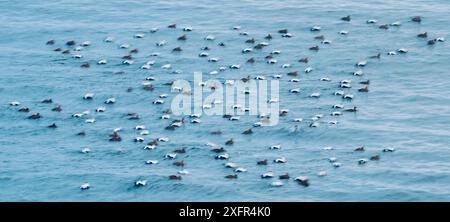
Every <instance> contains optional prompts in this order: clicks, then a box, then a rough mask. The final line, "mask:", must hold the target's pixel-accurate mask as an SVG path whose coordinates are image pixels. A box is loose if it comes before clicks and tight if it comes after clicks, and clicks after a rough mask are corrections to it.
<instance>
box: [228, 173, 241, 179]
mask: <svg viewBox="0 0 450 222" xmlns="http://www.w3.org/2000/svg"><path fill="white" fill-rule="evenodd" d="M225 178H227V179H237V178H238V175H237V174H230V175H226V176H225Z"/></svg>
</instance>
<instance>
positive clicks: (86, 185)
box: [80, 183, 91, 190]
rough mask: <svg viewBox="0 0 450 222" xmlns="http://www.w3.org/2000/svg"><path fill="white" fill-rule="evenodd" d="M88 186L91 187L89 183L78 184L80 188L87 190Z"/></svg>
mask: <svg viewBox="0 0 450 222" xmlns="http://www.w3.org/2000/svg"><path fill="white" fill-rule="evenodd" d="M89 188H91V185H90V184H89V183H83V184H81V186H80V189H81V190H88V189H89Z"/></svg>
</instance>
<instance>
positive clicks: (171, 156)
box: [164, 153, 177, 159]
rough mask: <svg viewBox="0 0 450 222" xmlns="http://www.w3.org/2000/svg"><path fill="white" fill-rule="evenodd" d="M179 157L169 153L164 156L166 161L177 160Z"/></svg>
mask: <svg viewBox="0 0 450 222" xmlns="http://www.w3.org/2000/svg"><path fill="white" fill-rule="evenodd" d="M176 157H177V154H176V153H167V154H166V155H164V158H166V159H175V158H176Z"/></svg>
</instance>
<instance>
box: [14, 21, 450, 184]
mask: <svg viewBox="0 0 450 222" xmlns="http://www.w3.org/2000/svg"><path fill="white" fill-rule="evenodd" d="M340 20H341V21H342V22H351V21H352V18H351V16H350V15H349V16H345V17H342V18H340ZM421 21H422V17H420V16H415V17H412V18H410V22H414V23H417V24H419V23H420V22H421ZM366 23H367V24H371V25H376V24H378V21H377V20H374V19H370V20H367V21H366ZM401 25H402V23H401V22H400V21H396V22H393V23H391V24H381V25H379V26H378V28H379V29H389V28H391V27H399V26H401ZM166 28H167V29H178V26H177V25H176V24H170V25H168V26H167V27H166ZM232 29H233V30H236V32H237V33H238V34H239V35H240V36H244V37H243V38H246V39H245V40H244V41H243V43H244V44H245V47H244V48H243V49H242V51H241V53H243V54H245V55H249V56H248V58H247V59H246V61H243V62H242V64H229V65H226V66H219V67H218V68H217V70H214V71H211V72H210V74H212V75H217V74H221V73H224V71H226V70H229V69H240V68H241V66H244V65H253V64H256V63H258V62H264V63H267V64H272V65H276V64H278V61H277V55H279V54H281V53H282V52H281V51H280V50H274V51H271V52H269V53H267V54H266V55H264V57H263V58H264V59H260V60H259V59H258V58H256V57H253V56H251V55H253V54H258V53H259V54H262V53H263V49H264V48H265V47H266V46H268V45H270V44H271V40H272V39H273V38H284V39H286V41H289V38H291V37H293V35H294V33H291V32H289V30H288V29H285V28H281V29H279V30H275V31H274V33H268V34H267V35H266V36H265V37H264V38H263V39H261V40H258V39H255V38H252V37H250V36H251V34H250V33H248V32H245V31H242V28H241V27H240V26H234V27H232ZM321 30H322V28H321V27H320V26H313V27H311V28H310V31H311V32H313V33H320V32H321ZM158 31H159V29H157V28H154V29H151V30H150V31H149V32H142V33H137V34H135V35H134V36H133V37H134V38H135V39H142V38H146V37H147V35H151V34H152V33H155V32H158ZM182 31H183V32H184V33H185V34H183V35H181V36H178V37H176V41H180V42H183V41H189V36H188V35H189V32H193V31H194V29H193V28H192V27H183V28H182ZM337 34H338V35H348V34H349V31H347V30H342V31H340V32H338V33H337ZM245 36H248V37H245ZM416 37H417V38H423V39H426V44H428V45H434V44H437V43H438V42H444V41H445V39H444V38H443V37H435V38H429V34H428V33H427V32H423V33H418V34H417V36H416ZM136 41H138V40H136ZM202 41H212V42H215V43H217V47H218V48H219V49H220V48H221V47H226V46H227V43H226V42H220V41H218V40H216V37H215V36H213V35H207V36H205V37H204V39H203V40H202ZM314 41H320V43H321V44H327V45H329V44H332V41H330V40H328V39H327V38H326V37H325V36H324V35H322V34H317V35H316V36H315V37H314ZM114 42H115V38H114V37H111V36H110V37H106V38H105V39H104V44H114ZM46 44H47V45H48V46H49V47H52V46H53V45H56V44H58V42H57V41H56V40H49V41H47V43H46ZM166 44H167V41H166V40H163V41H159V42H156V46H157V47H161V48H163V47H164V46H165V45H166ZM87 47H94V46H93V45H92V44H91V42H90V41H84V42H81V43H79V42H77V41H75V40H69V41H67V42H65V44H64V46H63V45H61V46H60V47H58V48H53V49H52V50H53V51H54V52H55V53H62V54H64V55H67V56H71V57H72V58H73V59H76V60H83V58H84V56H83V49H85V48H87ZM118 48H120V49H122V51H123V50H127V51H128V53H127V54H125V55H123V56H122V57H121V58H122V64H123V65H126V66H133V65H134V63H135V60H134V57H135V55H136V54H138V53H141V49H138V48H134V49H132V48H131V45H130V44H127V43H124V44H120V45H118ZM210 49H211V47H208V46H203V47H202V46H201V45H199V50H200V53H199V54H198V56H199V57H200V58H204V57H206V58H207V61H208V62H210V63H217V62H219V61H220V60H221V59H220V58H219V57H212V56H210V55H209V51H210ZM183 50H184V49H183V48H182V47H175V48H173V49H171V50H170V52H171V53H179V52H181V51H183ZM308 50H311V51H319V50H321V47H320V45H318V44H313V45H311V47H309V48H308ZM405 53H408V49H406V48H399V49H397V50H395V51H386V52H380V53H377V54H375V55H368V56H367V60H362V61H357V62H356V63H355V67H356V71H354V72H353V73H352V75H353V76H354V78H359V80H358V82H357V84H359V87H357V89H356V90H353V85H352V83H353V82H352V80H350V79H342V80H340V81H339V83H338V85H337V86H336V88H335V89H336V91H335V92H334V93H333V94H334V95H335V96H336V98H339V101H340V102H339V103H336V104H334V105H330V107H331V108H332V112H331V113H330V114H329V115H330V116H333V117H337V116H340V115H343V113H345V112H351V113H356V112H358V108H357V107H356V106H353V105H350V106H348V105H345V106H344V105H343V104H342V103H341V102H342V101H346V103H347V104H351V103H352V100H353V99H354V98H355V96H357V95H358V94H360V93H361V94H362V93H369V86H370V80H369V79H362V78H363V77H364V71H363V70H364V67H365V66H366V65H368V61H370V60H379V59H382V57H383V56H393V55H396V54H405ZM151 56H152V57H154V58H155V59H154V60H150V61H148V62H146V63H144V64H139V66H140V68H141V69H144V70H147V69H158V68H160V69H166V70H171V72H173V73H179V72H181V71H180V70H175V69H173V67H172V64H170V63H165V64H158V62H157V61H156V60H157V58H158V56H159V53H152V54H151ZM109 62H110V61H109V60H108V58H99V59H98V61H97V62H96V64H95V63H94V64H92V63H89V62H84V63H83V64H81V68H85V69H88V68H90V67H91V66H93V65H96V66H102V65H105V64H108V63H109ZM296 62H298V63H301V64H304V65H305V66H306V68H305V69H304V70H303V72H304V73H305V74H306V73H311V72H314V68H313V67H311V66H308V63H309V62H310V58H308V57H303V58H301V59H299V60H298V61H296ZM280 68H281V69H282V70H290V68H291V64H287V63H286V64H282V65H281V66H280ZM172 70H173V71H172ZM283 72H284V73H285V75H286V76H288V78H290V79H289V82H290V83H289V84H293V85H294V84H295V83H297V82H301V81H302V80H301V79H300V78H299V76H301V75H302V72H301V71H298V70H290V71H283ZM223 75H225V74H223ZM271 78H274V79H283V75H282V74H275V75H273V76H271ZM263 79H266V76H263V75H258V76H256V77H253V78H251V77H250V75H248V76H245V77H243V78H242V79H241V81H244V82H245V81H258V80H263ZM145 80H146V82H145V83H144V84H143V85H141V86H140V87H142V89H143V90H146V91H153V90H154V89H155V85H154V83H153V81H154V80H155V77H152V76H150V77H147V78H146V79H145ZM174 80H175V79H174ZM319 80H320V81H324V82H330V81H332V80H331V79H330V78H327V77H323V78H320V79H319ZM224 84H232V82H230V81H227V82H225V83H224ZM162 86H163V87H166V88H167V94H160V95H158V96H155V97H157V98H155V100H154V101H153V104H154V105H159V104H164V102H165V100H164V99H165V98H168V94H169V93H170V92H171V90H173V89H177V86H174V85H172V82H170V83H164V84H162ZM211 88H212V89H213V90H214V88H213V87H211ZM124 90H126V92H131V91H133V88H126V89H124ZM177 90H178V91H180V92H183V89H182V88H179V89H177ZM352 91H353V92H352ZM289 92H290V93H293V94H297V93H302V89H301V88H292V89H290V90H289ZM183 93H186V94H190V92H186V91H185V92H183ZM244 93H249V92H244ZM321 96H322V95H321V93H320V92H313V93H311V94H310V95H309V97H311V98H319V97H321ZM80 99H82V100H95V99H96V98H95V94H94V93H91V92H88V93H86V94H85V95H84V96H82V95H80ZM116 100H117V98H115V97H111V98H107V99H106V100H104V105H100V106H98V107H97V108H95V112H107V106H111V105H113V104H115V103H116ZM54 102H55V101H53V99H51V98H46V99H44V100H42V103H45V104H52V103H54ZM269 102H271V103H276V102H278V101H277V100H276V99H274V100H271V101H269ZM58 104H60V103H59V102H58ZM10 106H12V107H17V108H18V111H19V112H23V113H32V114H31V115H29V116H28V119H30V120H37V119H45V116H43V115H41V114H40V113H39V112H32V110H31V109H30V108H28V107H26V106H24V105H22V104H21V103H20V102H19V101H13V102H11V103H10ZM203 108H204V109H206V108H208V107H205V106H204V107H203ZM235 108H242V107H240V106H237V105H236V107H235ZM242 109H245V108H242ZM62 110H63V106H62V105H56V106H54V107H52V108H51V111H53V112H61V111H62ZM288 114H289V110H287V109H282V110H281V111H280V114H279V115H280V116H281V117H285V116H288ZM89 116H90V111H84V112H79V113H74V114H72V117H73V118H81V119H83V120H84V121H85V122H86V123H90V124H94V123H95V122H96V119H95V118H90V117H89ZM126 118H127V119H129V120H139V119H140V115H139V113H128V114H127V115H126ZM160 118H161V119H162V121H163V120H169V119H171V118H172V116H171V110H170V109H165V110H162V115H161V117H160ZM223 118H226V119H229V120H230V121H238V120H239V118H240V117H239V116H235V115H232V114H225V115H223ZM258 118H259V119H258V121H257V122H255V123H254V124H253V125H252V126H249V128H248V129H246V130H244V131H242V134H243V135H247V136H251V134H253V133H254V130H256V128H258V127H261V126H262V122H261V121H264V120H267V118H266V117H265V116H263V115H260V116H258ZM324 118H325V115H324V114H317V115H315V116H313V117H312V119H311V120H309V121H304V120H303V118H293V120H292V121H293V122H294V124H300V123H302V122H307V126H309V127H311V128H317V127H320V124H321V122H322V121H323V119H324ZM188 120H189V121H188ZM169 121H170V120H169ZM201 122H202V121H201V114H192V115H190V116H186V117H180V118H179V119H174V120H172V121H171V122H170V123H169V124H168V125H167V126H166V127H165V130H167V131H172V130H177V129H179V128H182V127H183V125H185V124H187V123H190V124H200V123H201ZM327 123H328V124H332V125H334V124H338V121H336V120H331V121H328V122H327ZM48 127H49V128H57V127H58V125H57V124H56V123H51V124H50V125H48ZM297 127H298V126H297V125H295V128H296V129H297ZM121 130H122V129H121V128H116V129H114V130H113V131H112V132H111V133H110V135H109V138H108V140H109V141H110V142H112V143H120V142H124V139H123V138H122V136H121V135H120V134H121ZM134 130H135V131H136V132H137V137H135V138H133V141H134V142H135V143H139V144H141V143H146V144H145V145H142V147H143V149H146V150H154V149H157V147H158V144H161V143H165V142H168V141H169V138H168V137H160V138H156V139H151V140H150V141H148V139H147V138H146V136H147V135H149V134H150V132H149V130H148V129H147V128H146V126H145V125H136V126H135V128H134ZM219 134H222V132H221V131H220V130H213V131H211V135H212V137H214V136H213V135H219ZM85 135H86V132H85V131H81V132H77V133H76V136H79V137H82V136H85ZM146 141H148V142H146ZM236 145H238V144H235V141H234V140H233V139H232V138H231V139H229V140H227V141H223V146H222V145H219V143H208V144H207V146H209V147H211V148H210V149H211V150H210V151H208V152H210V153H211V154H214V155H213V156H214V158H215V159H217V160H223V161H226V163H225V164H224V166H225V167H226V168H230V169H231V170H232V173H231V174H228V175H225V176H224V177H225V178H226V179H238V177H239V174H241V173H245V172H246V171H247V169H246V168H244V167H240V166H238V164H236V163H233V162H230V161H229V159H230V155H229V154H228V153H227V150H226V147H230V146H236ZM267 148H268V149H272V150H278V149H281V145H279V144H276V145H272V146H269V147H267ZM324 149H332V147H325V148H324ZM353 149H354V152H364V151H365V150H366V148H365V147H364V146H359V147H356V148H353ZM394 151H395V150H394V148H386V149H381V150H379V152H380V153H386V152H394ZM81 152H82V153H89V152H91V150H90V149H89V148H83V149H82V150H81ZM187 152H189V150H188V149H186V148H184V147H182V148H178V149H175V150H173V151H172V152H169V153H166V154H165V155H164V156H163V157H161V158H162V159H169V160H172V161H173V165H174V166H175V167H176V168H177V169H180V170H179V171H178V172H177V174H173V175H168V179H170V180H182V177H184V176H187V175H188V174H189V173H190V172H189V171H188V170H186V169H184V166H185V164H186V163H185V161H184V160H177V157H178V156H180V155H183V154H185V153H187ZM380 159H381V154H376V155H371V156H368V157H367V158H363V159H359V160H357V161H355V162H356V164H360V165H364V164H366V163H368V162H370V161H379V160H380ZM287 161H288V160H287V158H285V157H280V158H276V159H274V160H271V161H270V160H267V159H262V160H257V161H256V162H255V163H254V164H257V165H261V166H262V165H268V164H270V163H271V162H272V163H273V164H283V163H286V162H287ZM328 161H329V162H330V163H331V164H332V166H333V167H335V168H338V167H340V166H341V165H342V164H341V163H340V162H339V161H338V159H337V158H335V157H330V158H329V159H328ZM158 163H159V160H158V159H152V160H146V161H145V164H149V165H155V164H158ZM326 174H327V172H326V171H320V172H317V176H318V177H323V176H325V175H326ZM261 178H262V179H268V178H274V179H276V178H278V180H272V182H271V183H270V185H271V186H274V187H279V186H283V185H284V183H285V182H284V181H287V180H292V179H293V180H294V181H296V182H298V184H299V185H302V186H305V187H307V186H309V185H310V179H309V178H308V177H307V176H305V175H298V176H296V177H293V178H291V176H290V174H289V173H284V174H280V175H276V174H275V173H274V172H272V171H268V172H264V173H262V174H261ZM130 183H131V182H130ZM146 185H147V180H137V181H134V186H136V187H140V186H146ZM89 188H91V185H90V184H89V183H83V184H82V185H81V186H80V189H82V190H87V189H89Z"/></svg>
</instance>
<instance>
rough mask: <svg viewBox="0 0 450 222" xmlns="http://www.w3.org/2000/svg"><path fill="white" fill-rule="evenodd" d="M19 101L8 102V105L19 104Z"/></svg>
mask: <svg viewBox="0 0 450 222" xmlns="http://www.w3.org/2000/svg"><path fill="white" fill-rule="evenodd" d="M20 104H21V103H20V102H19V101H12V102H10V103H9V105H10V106H20Z"/></svg>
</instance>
